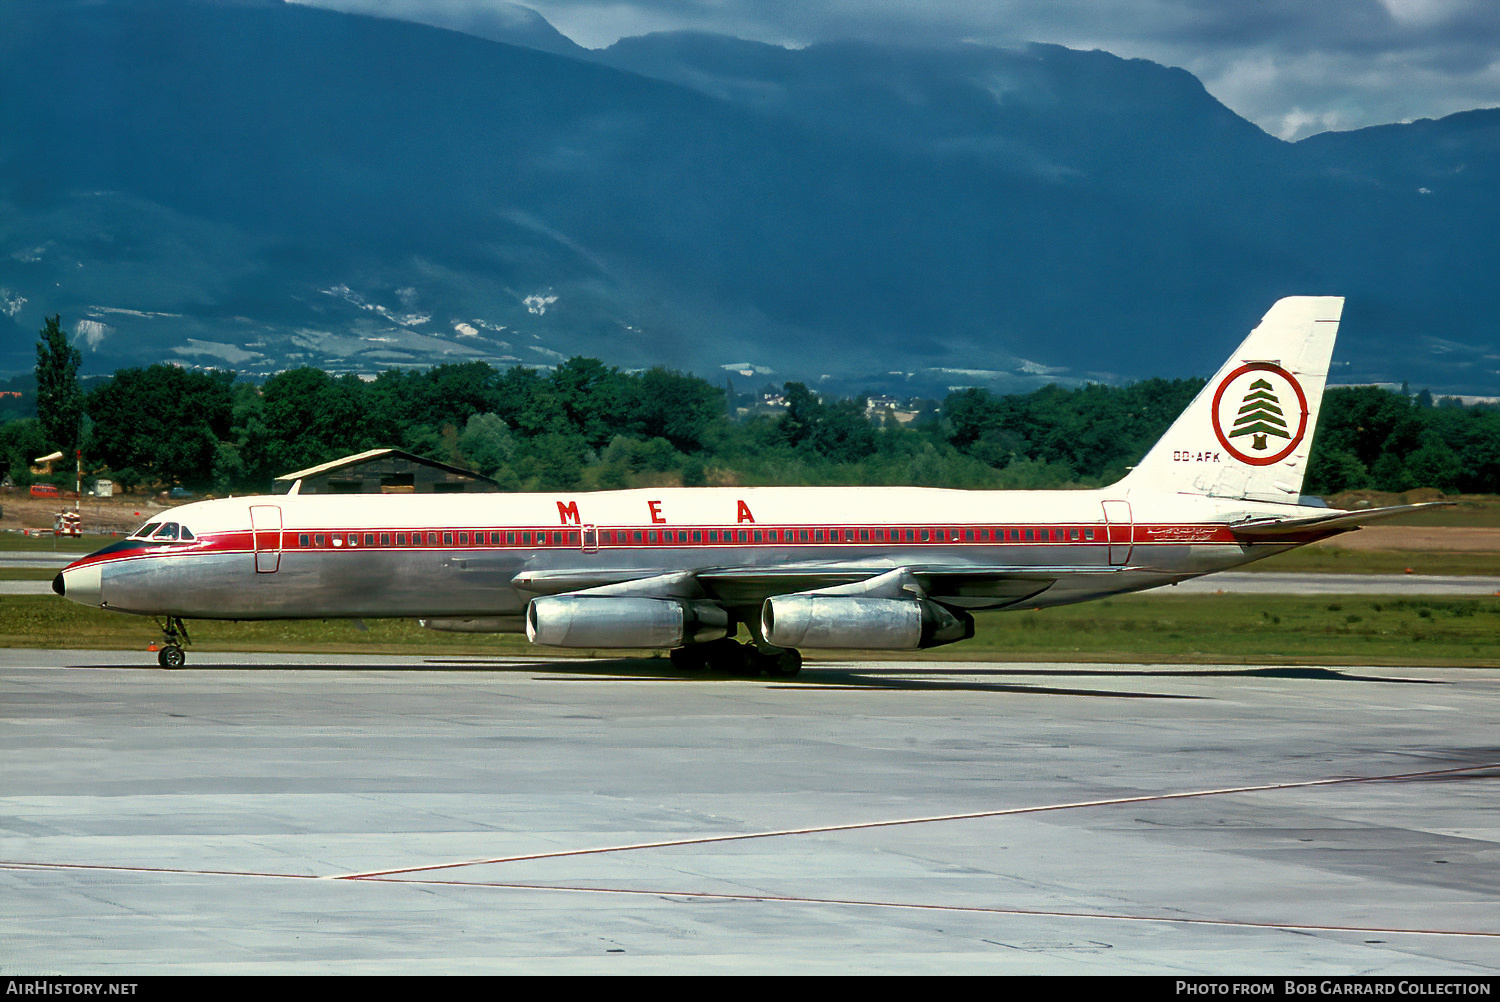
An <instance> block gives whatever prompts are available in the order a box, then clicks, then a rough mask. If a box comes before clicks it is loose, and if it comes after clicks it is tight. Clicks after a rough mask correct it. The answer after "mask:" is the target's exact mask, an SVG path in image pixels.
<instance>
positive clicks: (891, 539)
mask: <svg viewBox="0 0 1500 1002" xmlns="http://www.w3.org/2000/svg"><path fill="white" fill-rule="evenodd" d="M189 538H191V537H189ZM1101 538H1102V536H1101V535H1099V534H1098V531H1097V530H1096V529H1094V528H1091V527H1076V528H1056V529H1051V528H1049V529H1037V528H1030V529H1020V528H994V529H991V528H980V529H954V528H932V527H928V528H921V529H918V528H910V529H906V528H901V529H870V528H864V529H843V528H839V529H830V528H820V529H599V530H597V542H598V544H599V545H601V546H631V545H642V544H644V545H651V544H656V545H666V544H680V543H699V544H702V543H709V544H725V543H793V544H800V543H856V542H857V543H948V542H954V543H956V542H965V543H976V542H977V543H999V542H1012V543H1020V542H1026V543H1036V542H1041V543H1047V542H1053V543H1063V542H1074V543H1076V542H1080V541H1082V542H1094V541H1096V539H1101ZM579 539H580V536H579V531H578V530H577V529H561V530H542V529H538V530H527V529H522V530H506V531H503V532H500V531H493V530H479V529H476V530H473V531H472V532H456V531H442V530H440V531H435V532H434V531H427V530H422V531H412V532H312V533H309V532H302V533H298V534H297V546H298V547H299V548H302V549H308V548H323V547H328V546H335V547H340V548H343V547H351V548H356V547H360V546H367V547H374V546H381V547H392V546H395V547H403V546H407V547H410V546H578V545H579Z"/></svg>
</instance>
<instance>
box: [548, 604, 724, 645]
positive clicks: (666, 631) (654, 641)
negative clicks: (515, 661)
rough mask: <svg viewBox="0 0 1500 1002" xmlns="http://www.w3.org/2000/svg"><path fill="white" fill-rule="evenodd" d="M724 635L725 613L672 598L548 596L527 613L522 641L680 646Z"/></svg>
mask: <svg viewBox="0 0 1500 1002" xmlns="http://www.w3.org/2000/svg"><path fill="white" fill-rule="evenodd" d="M728 634H729V614H728V613H727V612H725V611H724V610H723V609H721V608H720V607H719V606H717V605H714V604H713V603H711V602H694V601H691V600H689V599H676V598H635V597H623V596H621V597H615V596H602V595H552V596H548V597H545V598H534V599H532V600H531V604H530V605H529V606H528V607H527V609H526V636H527V639H529V640H530V641H531V642H532V643H534V644H547V645H550V646H552V647H657V648H660V647H681V646H683V645H685V644H701V643H703V642H705V641H708V640H718V639H719V638H720V637H725V636H728Z"/></svg>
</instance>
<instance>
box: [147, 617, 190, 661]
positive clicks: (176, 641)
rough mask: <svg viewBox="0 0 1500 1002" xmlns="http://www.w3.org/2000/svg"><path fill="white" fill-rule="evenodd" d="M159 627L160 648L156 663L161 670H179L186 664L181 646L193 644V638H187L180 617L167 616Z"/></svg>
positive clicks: (184, 625)
mask: <svg viewBox="0 0 1500 1002" xmlns="http://www.w3.org/2000/svg"><path fill="white" fill-rule="evenodd" d="M159 625H160V626H161V647H160V648H158V649H157V652H156V663H157V664H159V665H161V666H162V667H163V668H181V667H182V666H183V665H184V664H186V663H187V654H185V653H184V652H183V650H182V645H183V644H190V643H192V642H193V638H191V637H189V636H188V631H187V626H186V624H184V623H183V621H182V617H181V616H169V617H168V618H167V620H166V621H165V622H161V623H159Z"/></svg>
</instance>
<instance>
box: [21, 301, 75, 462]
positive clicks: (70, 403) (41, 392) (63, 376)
mask: <svg viewBox="0 0 1500 1002" xmlns="http://www.w3.org/2000/svg"><path fill="white" fill-rule="evenodd" d="M60 320H61V316H60V315H57V314H54V315H53V316H50V317H48V318H47V319H46V322H45V323H44V324H43V325H42V331H41V334H42V339H41V340H40V341H38V342H37V343H36V412H37V417H38V418H40V419H41V422H42V431H43V433H44V434H45V435H46V437H47V442H48V443H49V444H50V445H53V446H56V447H57V448H59V449H61V450H62V451H63V454H64V455H69V456H71V455H72V454H73V452H74V451H75V450H76V449H77V448H78V445H79V426H80V424H81V423H82V420H83V390H82V389H81V388H80V387H79V385H78V369H79V367H80V366H81V365H82V364H83V356H82V355H81V354H80V353H79V351H78V349H77V348H75V347H73V346H72V345H71V344H69V343H68V335H67V334H66V333H64V331H63V329H62V327H61V326H60V325H59V321H60ZM33 458H34V457H33Z"/></svg>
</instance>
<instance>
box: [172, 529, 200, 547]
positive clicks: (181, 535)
mask: <svg viewBox="0 0 1500 1002" xmlns="http://www.w3.org/2000/svg"><path fill="white" fill-rule="evenodd" d="M177 532H178V535H177V538H178V539H180V540H182V541H183V542H185V543H186V542H193V541H196V540H197V538H198V537H197V536H194V535H193V530H192V529H189V528H188V527H187V526H185V525H184V526H182V527H181V528H180V529H178V530H177Z"/></svg>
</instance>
